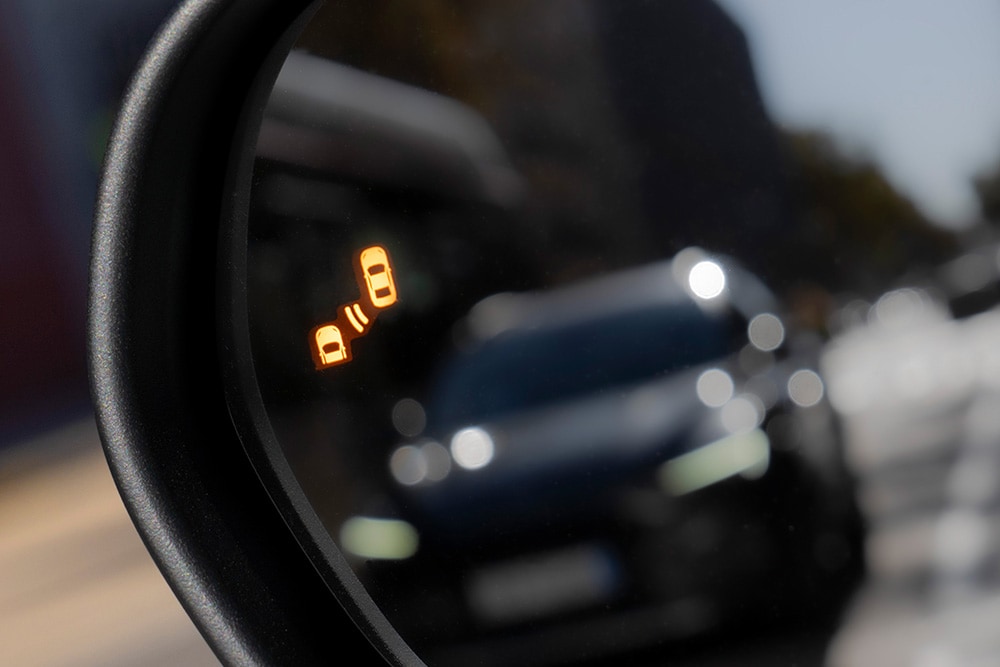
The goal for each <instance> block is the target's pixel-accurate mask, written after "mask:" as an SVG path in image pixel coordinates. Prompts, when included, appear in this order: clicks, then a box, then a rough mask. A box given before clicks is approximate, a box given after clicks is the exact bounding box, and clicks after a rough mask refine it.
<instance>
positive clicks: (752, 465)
mask: <svg viewBox="0 0 1000 667" xmlns="http://www.w3.org/2000/svg"><path fill="white" fill-rule="evenodd" d="M770 459H771V443H770V441H769V440H768V438H767V435H766V434H765V433H764V432H763V431H761V430H760V429H759V428H755V429H753V430H751V431H749V432H747V433H739V434H735V435H730V436H728V437H725V438H722V439H721V440H716V441H715V442H712V443H709V444H707V445H705V446H704V447H700V448H698V449H696V450H694V451H693V452H688V453H687V454H683V455H681V456H678V457H677V458H675V459H673V460H671V461H667V462H666V463H664V464H663V465H662V466H660V469H659V472H658V478H659V481H660V485H661V486H662V487H663V488H664V489H665V490H666V491H667V492H668V493H671V494H673V495H675V496H680V495H684V494H685V493H691V492H692V491H697V490H698V489H702V488H705V487H706V486H710V485H712V484H715V483H716V482H721V481H722V480H724V479H727V478H729V477H732V476H733V475H738V474H740V473H743V474H745V475H747V476H753V477H759V476H761V475H763V474H764V472H766V471H767V466H768V464H769V462H770Z"/></svg>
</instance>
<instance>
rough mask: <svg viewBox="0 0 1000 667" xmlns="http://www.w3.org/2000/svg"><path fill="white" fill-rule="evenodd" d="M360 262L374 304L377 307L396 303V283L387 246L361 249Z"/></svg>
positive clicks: (385, 306)
mask: <svg viewBox="0 0 1000 667" xmlns="http://www.w3.org/2000/svg"><path fill="white" fill-rule="evenodd" d="M360 263H361V272H362V273H363V274H364V277H365V286H366V287H367V288H368V296H369V297H370V298H371V302H372V305H373V306H375V307H376V308H388V307H389V306H391V305H392V304H394V303H396V283H395V281H394V280H393V278H392V267H391V266H390V265H389V255H388V254H387V253H386V251H385V248H383V247H381V246H371V247H370V248H365V249H364V250H362V251H361V258H360Z"/></svg>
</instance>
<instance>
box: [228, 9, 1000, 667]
mask: <svg viewBox="0 0 1000 667" xmlns="http://www.w3.org/2000/svg"><path fill="white" fill-rule="evenodd" d="M779 4H780V5H782V6H783V7H784V8H785V9H784V10H782V11H779V10H778V9H776V5H779ZM868 4H870V3H847V4H846V5H843V3H819V2H815V3H756V2H743V1H741V0H719V2H717V3H715V2H709V1H707V0H697V1H695V0H679V1H676V2H661V3H631V2H629V3H625V2H615V1H613V0H574V1H568V0H566V1H557V2H545V3H532V2H522V1H520V0H517V1H513V2H511V1H508V0H476V1H475V2H468V3H449V2H445V1H444V0H413V1H406V2H402V1H399V2H395V1H388V0H387V1H380V2H360V1H359V2H348V1H341V2H328V3H326V4H324V5H323V6H322V7H321V8H320V9H319V11H318V12H317V13H316V14H315V16H314V17H313V19H312V20H311V21H310V23H309V24H308V26H307V27H306V28H305V31H304V32H303V33H302V35H301V36H300V38H299V40H298V42H297V44H296V46H295V47H294V48H293V49H292V51H291V53H290V54H289V55H288V57H287V59H286V60H285V62H284V66H283V68H282V70H281V73H280V75H279V76H278V78H277V82H276V84H275V86H274V88H273V91H272V93H271V95H270V98H269V100H268V102H267V106H266V108H265V109H264V114H263V122H262V125H261V127H260V129H259V133H258V134H257V136H256V152H255V157H254V163H253V174H252V182H251V183H250V196H249V201H250V203H249V219H248V226H247V229H248V233H247V239H246V241H247V245H246V252H247V262H246V266H247V273H246V276H245V280H240V281H237V283H238V284H241V285H245V289H246V303H247V308H248V312H247V316H248V320H247V323H246V324H247V326H248V327H249V338H250V343H251V348H252V371H253V373H254V374H255V375H254V379H255V381H256V384H257V386H258V387H259V389H260V396H261V398H262V400H263V410H264V412H265V413H266V417H267V419H268V420H269V421H270V425H271V427H272V428H273V431H274V434H275V435H276V438H277V446H278V447H279V448H280V453H281V455H282V456H283V457H284V458H285V459H287V461H288V464H289V466H290V468H291V470H292V472H293V474H294V480H286V481H285V483H286V485H288V486H286V488H285V489H284V490H285V491H287V492H288V493H290V494H291V493H293V491H294V489H292V488H291V487H292V486H294V487H295V489H301V492H302V493H304V495H305V498H306V500H307V501H308V504H309V505H310V506H311V508H312V510H314V511H315V513H316V515H317V516H318V517H319V519H320V521H321V522H322V525H323V527H324V529H325V530H326V532H327V533H328V534H329V535H330V536H331V537H332V538H333V540H334V541H335V542H336V544H337V545H338V547H339V548H340V550H341V551H342V552H343V554H344V556H345V557H346V558H347V559H348V561H349V563H350V566H351V567H352V568H353V570H354V571H355V572H356V573H357V575H358V577H359V579H360V580H361V581H362V583H363V584H364V586H365V587H366V589H367V590H368V591H369V593H370V594H371V596H372V598H373V600H374V601H375V603H376V604H377V605H378V606H379V608H380V609H381V610H382V611H383V613H384V614H385V615H386V616H387V617H388V618H389V620H390V621H391V622H392V623H393V624H394V626H395V627H396V628H397V629H398V631H399V632H400V634H401V636H402V637H403V639H404V640H405V641H406V642H407V643H409V644H410V645H411V646H412V647H413V648H414V649H415V650H416V651H417V652H418V653H419V654H420V655H421V656H422V657H423V659H424V660H426V662H427V663H428V664H430V665H444V666H449V665H469V664H478V665H515V664H516V665H538V666H548V665H565V664H594V665H597V664H601V665H604V664H662V663H663V662H665V661H669V662H671V663H672V664H692V665H703V664H733V663H734V662H736V663H746V662H754V663H755V664H756V663H760V664H773V663H774V662H775V661H783V660H789V661H792V662H797V663H805V664H821V663H823V662H830V663H831V664H873V663H874V662H879V661H880V660H882V659H883V658H884V657H885V656H892V658H893V659H892V660H890V662H893V663H894V664H908V663H910V662H919V660H920V659H921V656H924V655H925V654H924V653H921V650H924V649H926V650H931V648H928V647H929V646H930V643H928V644H927V645H926V646H924V645H922V644H921V642H922V641H924V639H923V638H921V639H920V640H919V641H916V640H915V641H898V639H897V638H896V637H895V636H882V635H880V634H879V633H878V627H879V623H897V624H899V625H898V626H897V627H906V628H914V630H913V633H917V631H916V629H915V628H918V627H922V628H931V632H930V635H928V636H931V635H932V639H933V640H934V641H936V642H937V644H935V646H944V647H946V649H947V650H948V651H952V652H954V653H955V655H962V656H966V655H970V654H969V653H968V652H967V651H973V650H974V649H975V647H976V646H979V645H982V644H984V642H980V643H979V644H977V643H976V641H975V637H980V638H982V637H988V636H990V635H989V632H988V631H987V630H988V629H987V628H985V626H984V627H983V628H982V629H981V632H980V634H978V635H977V634H976V631H975V630H974V631H973V632H972V633H971V634H970V635H969V636H963V637H954V636H952V635H951V634H949V632H948V626H947V623H946V622H945V621H944V620H942V619H943V616H942V615H943V613H944V611H943V610H944V609H945V606H944V602H943V601H944V600H946V599H947V600H954V599H956V598H955V597H954V595H958V594H959V593H961V592H963V591H964V592H965V593H968V594H970V595H972V593H969V592H970V591H973V592H975V595H980V596H985V595H986V594H985V593H983V592H982V591H983V590H984V589H983V588H982V586H981V583H982V581H981V578H982V577H985V576H986V574H984V573H985V572H987V570H989V568H985V565H984V563H987V562H991V560H995V556H996V553H995V548H994V547H993V546H992V545H993V544H995V543H998V541H997V540H996V539H995V537H996V535H995V534H994V533H995V529H994V528H992V525H993V523H991V522H990V520H989V519H990V518H992V515H991V514H990V512H991V511H992V510H991V509H990V508H991V507H993V506H994V505H995V499H996V498H997V497H1000V484H998V479H1000V478H998V476H992V477H991V476H985V475H978V476H977V475H976V471H977V470H982V469H984V467H985V468H992V467H996V466H998V465H1000V450H997V449H996V444H995V443H997V442H1000V420H998V419H997V418H996V417H995V415H997V414H1000V411H998V410H996V409H995V408H996V404H997V400H998V399H997V398H996V396H998V395H1000V394H998V390H1000V381H998V380H997V378H1000V352H998V351H997V349H1000V348H998V346H997V345H996V340H998V339H1000V315H998V312H1000V311H997V310H995V306H996V304H997V302H998V301H1000V250H998V248H1000V245H998V244H997V241H996V225H997V224H998V223H1000V206H998V203H997V202H998V201H1000V195H998V192H1000V102H998V100H1000V73H998V72H997V71H996V69H997V66H996V65H995V63H1000V53H998V45H1000V39H997V38H998V37H1000V35H997V34H996V33H997V32H998V30H997V26H998V25H1000V23H997V22H996V20H995V19H996V18H997V17H996V12H995V11H993V10H991V9H989V8H987V7H986V6H985V5H984V4H983V3H976V2H973V1H971V0H969V1H968V2H962V3H960V4H961V6H962V7H963V8H964V7H968V8H969V11H970V12H971V14H970V16H972V15H975V14H976V12H979V14H980V15H981V17H982V20H981V22H980V28H979V29H977V30H975V31H974V32H972V33H970V34H969V36H968V41H969V42H970V43H963V40H965V38H964V37H963V36H962V34H961V33H959V32H956V31H951V32H949V31H944V32H942V33H940V34H935V39H940V40H941V43H942V48H943V45H944V44H945V43H947V44H948V45H949V49H951V47H954V48H953V49H951V50H950V51H948V52H947V53H946V52H945V51H944V50H942V51H935V53H936V54H937V55H935V56H934V58H935V59H934V60H933V63H934V64H935V66H936V67H938V68H939V70H940V71H938V70H935V71H934V72H933V74H932V75H931V74H928V75H927V76H923V75H922V74H921V72H919V71H917V70H918V69H919V68H920V67H923V66H924V65H926V63H927V62H929V61H927V60H926V59H925V56H920V57H919V58H920V62H919V63H918V62H917V61H913V62H910V61H908V60H907V59H906V58H902V57H899V54H900V53H911V52H914V51H913V45H914V41H916V42H917V43H919V42H920V39H921V35H923V34H924V33H922V32H921V31H920V29H919V28H918V27H917V26H916V23H913V22H914V21H917V20H918V19H919V17H920V15H921V13H925V14H926V18H927V20H929V21H932V20H941V21H947V22H948V23H947V24H948V25H952V24H954V23H955V21H956V20H957V19H955V20H952V19H944V18H942V17H941V15H940V10H938V9H935V8H934V7H932V6H931V4H930V3H919V4H907V5H906V6H905V7H902V6H897V5H898V3H896V4H893V3H888V5H887V6H889V7H893V8H894V9H892V10H891V11H892V12H893V13H892V14H891V15H885V14H884V13H885V12H886V11H887V10H886V7H883V6H881V5H880V6H879V7H878V8H868V9H864V10H863V9H862V8H861V5H865V7H867V6H868ZM758 5H761V6H758ZM764 5H767V7H765V6H764ZM991 6H992V5H991ZM833 7H839V8H840V9H837V10H835V9H833ZM865 12H870V14H871V17H872V21H873V22H874V23H873V24H872V25H874V26H875V27H872V25H869V24H865V23H864V21H860V19H859V21H855V22H850V23H851V25H864V26H866V29H865V30H864V31H862V32H861V33H860V34H859V35H858V36H857V44H858V48H853V47H850V46H848V45H847V44H844V45H843V47H841V46H839V45H838V46H836V48H834V47H832V46H830V44H831V42H830V41H829V40H832V39H833V35H836V34H841V33H840V32H838V31H843V30H845V29H846V28H845V26H846V25H847V23H848V22H849V21H848V18H849V17H854V18H858V17H860V16H861V15H862V14H864V13H865ZM991 12H993V13H992V14H991ZM902 14H906V18H905V20H903V21H901V22H900V23H899V24H898V25H897V24H896V23H895V21H894V20H893V19H894V18H896V17H900V16H902ZM865 15H867V14H865ZM991 16H992V19H993V23H991V24H990V25H992V26H993V28H992V29H989V30H987V29H985V28H983V27H982V26H983V25H985V24H986V23H987V22H988V19H989V17H991ZM824 25H829V30H830V34H829V35H827V34H826V33H824V31H823V30H822V29H821V27H822V26H824ZM928 25H930V24H928ZM956 25H957V24H956ZM962 25H965V24H962ZM876 28H877V30H876ZM817 31H818V32H817ZM876 33H877V34H876ZM809 35H812V36H813V37H812V38H810V39H807V38H806V37H807V36H809ZM876 37H877V39H876ZM824 44H826V45H827V47H826V48H825V50H824V48H822V47H823V45H824ZM838 44H839V43H838ZM914 53H915V52H914ZM990 54H992V56H991V57H993V56H996V57H995V58H994V60H993V61H991V62H992V63H993V64H984V62H980V61H977V60H976V58H979V59H980V60H982V59H984V58H986V56H987V55H990ZM914 58H917V56H914ZM921 63H923V65H922V64H921ZM852 71H853V72H856V77H855V79H850V80H848V79H845V78H844V77H846V76H848V74H845V72H847V73H849V72H852ZM994 75H995V76H994ZM876 76H878V77H881V78H879V81H881V82H884V83H885V86H886V87H887V88H886V89H887V90H891V91H892V92H891V94H888V93H885V91H884V90H883V89H882V88H880V86H882V84H881V83H879V82H877V81H875V79H874V77H876ZM824 77H828V78H824ZM963 77H968V78H969V81H973V82H978V83H970V82H969V81H967V80H965V79H963ZM935 86H939V87H940V88H935ZM841 91H842V93H843V94H841ZM956 96H958V97H956ZM888 97H893V98H894V99H888ZM935 99H937V100H947V103H945V102H941V106H942V107H943V108H926V107H925V106H921V105H922V104H924V105H926V104H930V102H929V100H935ZM914 100H916V101H917V102H919V104H918V103H915V102H913V101H914ZM977 108H982V109H992V110H993V113H992V115H990V114H983V113H980V114H970V113H966V112H965V111H963V110H965V109H977ZM949 109H950V111H949ZM901 119H902V120H901ZM903 121H907V122H909V121H912V123H911V124H910V125H906V124H905V123H904V122H903ZM900 123H903V126H900ZM963 123H964V124H965V125H963ZM907 132H909V134H907ZM970 133H971V134H974V139H975V141H976V142H978V144H977V146H978V152H977V151H973V150H971V149H969V145H968V142H969V141H970V140H969V139H968V135H970ZM907 137H913V141H919V142H920V145H919V146H918V145H913V146H910V147H909V148H905V147H903V144H904V143H905V141H906V140H907V139H906V138H907ZM963 142H964V143H963ZM952 147H954V150H952ZM935 151H942V153H941V154H942V155H943V156H944V158H946V159H943V161H942V163H941V164H937V165H933V166H932V165H930V164H929V162H930V161H933V159H934V158H933V156H934V155H936V153H935ZM907 160H910V162H907ZM928 179H929V180H928ZM935 179H937V180H935ZM932 182H933V184H934V187H931V186H930V185H929V183H932ZM911 479H912V480H917V482H914V483H911ZM969 480H971V481H969ZM915 485H916V486H915ZM917 486H919V487H920V488H919V489H918V488H916V487H917ZM970 489H971V490H970ZM914 517H917V518H919V520H921V521H923V522H924V524H921V525H932V526H937V528H928V529H927V530H926V531H924V532H925V533H926V536H925V537H921V538H919V539H918V538H913V539H912V540H909V541H907V537H906V536H907V535H909V533H905V530H906V528H905V526H907V525H909V524H908V523H907V522H908V521H914V520H916V519H914ZM923 534H924V533H921V535H923ZM916 543H920V544H923V545H924V546H923V547H921V548H920V549H914V548H912V545H913V544H916ZM907 545H911V546H907ZM904 552H905V553H904ZM989 571H992V570H989ZM887 584H893V585H896V584H898V585H897V586H895V587H893V586H891V585H887ZM858 591H861V592H862V593H861V594H860V595H856V593H857V592H858ZM886 591H889V592H886ZM949 596H951V597H949ZM983 599H985V600H988V599H989V598H988V597H984V598H983ZM939 603H940V605H941V606H935V605H938V604H939ZM866 605H868V606H866ZM872 609H874V610H876V611H877V612H878V614H881V616H878V614H876V616H877V618H876V621H872V620H870V619H871V618H872V616H871V614H872V613H875V612H872V611H871V610H872ZM886 609H902V610H905V611H901V612H898V613H897V612H893V611H885V610H886ZM939 612H940V613H939ZM894 614H895V615H894ZM913 633H911V634H913ZM917 634H919V633H917ZM913 636H914V637H915V636H916V634H913ZM927 641H928V642H930V641H931V639H927ZM963 641H964V642H966V644H968V645H966V644H963V643H962V642H963ZM975 650H978V649H975ZM928 655H929V654H928ZM876 656H878V657H876ZM979 657H981V656H979ZM993 657H994V658H995V657H997V656H993ZM897 658H898V660H897ZM713 661H716V662H713ZM755 661H756V662H755ZM987 661H988V660H987Z"/></svg>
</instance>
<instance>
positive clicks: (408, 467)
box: [389, 445, 427, 486]
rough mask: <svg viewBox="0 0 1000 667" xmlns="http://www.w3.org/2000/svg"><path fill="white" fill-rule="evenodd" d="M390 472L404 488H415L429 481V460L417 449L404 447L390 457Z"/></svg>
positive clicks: (408, 446)
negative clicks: (426, 480)
mask: <svg viewBox="0 0 1000 667" xmlns="http://www.w3.org/2000/svg"><path fill="white" fill-rule="evenodd" d="M389 471H390V472H391V473H392V476H393V478H394V479H395V480H396V481H397V482H399V483H400V484H402V485H403V486H414V485H416V484H419V483H420V482H422V481H424V480H425V479H427V459H426V457H425V456H424V455H423V452H421V451H420V449H418V448H417V447H415V446H413V445H403V446H402V447H400V448H399V449H397V450H396V451H394V452H393V453H392V456H390V457H389Z"/></svg>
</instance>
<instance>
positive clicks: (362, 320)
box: [344, 303, 369, 334]
mask: <svg viewBox="0 0 1000 667" xmlns="http://www.w3.org/2000/svg"><path fill="white" fill-rule="evenodd" d="M344 315H346V316H347V321H348V322H350V323H351V326H352V327H354V329H355V330H356V331H357V332H358V333H359V334H363V333H364V332H365V325H366V324H368V322H369V320H368V318H367V317H366V316H365V313H364V311H363V310H361V305H360V304H357V303H354V304H351V305H350V306H344Z"/></svg>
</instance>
